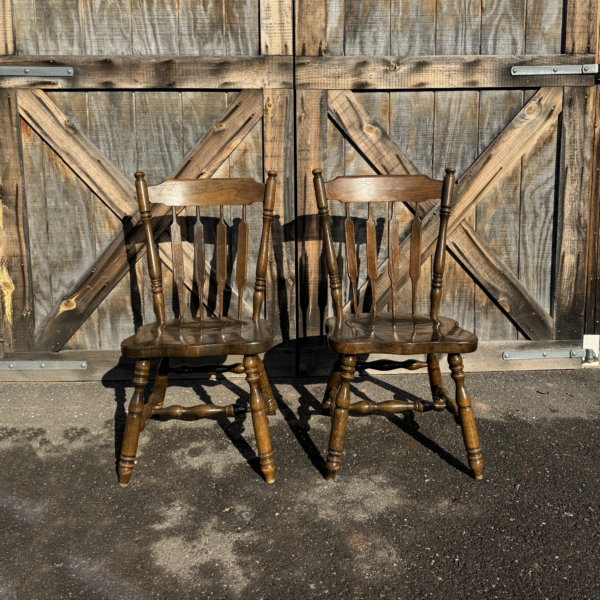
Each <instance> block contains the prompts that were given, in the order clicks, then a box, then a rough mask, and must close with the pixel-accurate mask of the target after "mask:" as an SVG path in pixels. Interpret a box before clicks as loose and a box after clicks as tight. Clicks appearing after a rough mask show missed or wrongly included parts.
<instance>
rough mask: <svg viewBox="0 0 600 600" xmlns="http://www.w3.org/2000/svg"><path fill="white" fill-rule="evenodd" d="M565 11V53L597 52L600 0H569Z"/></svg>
mask: <svg viewBox="0 0 600 600" xmlns="http://www.w3.org/2000/svg"><path fill="white" fill-rule="evenodd" d="M566 5H567V7H566V12H565V20H566V24H565V53H566V54H582V53H586V54H589V53H595V52H596V45H597V40H596V36H597V32H598V2H597V1H596V0H567V2H566Z"/></svg>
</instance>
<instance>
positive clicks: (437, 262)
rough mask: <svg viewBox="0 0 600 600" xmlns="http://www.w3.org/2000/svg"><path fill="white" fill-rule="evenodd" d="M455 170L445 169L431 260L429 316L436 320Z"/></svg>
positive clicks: (440, 298) (440, 293) (444, 262)
mask: <svg viewBox="0 0 600 600" xmlns="http://www.w3.org/2000/svg"><path fill="white" fill-rule="evenodd" d="M455 172H456V169H452V168H450V167H448V168H446V176H445V177H444V186H443V188H442V200H441V203H440V232H439V235H438V241H437V246H436V248H435V257H434V259H433V274H432V278H431V297H430V302H431V308H430V312H429V316H430V317H431V318H432V319H435V320H437V318H438V313H439V310H440V302H441V300H442V282H443V278H444V267H445V264H446V235H447V231H448V219H449V218H450V212H451V209H452V195H453V194H454V173H455Z"/></svg>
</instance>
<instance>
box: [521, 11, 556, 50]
mask: <svg viewBox="0 0 600 600" xmlns="http://www.w3.org/2000/svg"><path fill="white" fill-rule="evenodd" d="M563 5H564V3H563V1H562V0H527V22H526V25H525V52H526V53H527V54H557V53H558V52H561V42H562V20H563Z"/></svg>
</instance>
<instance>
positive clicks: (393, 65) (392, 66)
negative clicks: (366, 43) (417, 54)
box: [388, 63, 398, 71]
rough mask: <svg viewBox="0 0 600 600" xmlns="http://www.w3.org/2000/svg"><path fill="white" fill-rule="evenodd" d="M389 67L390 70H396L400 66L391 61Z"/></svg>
mask: <svg viewBox="0 0 600 600" xmlns="http://www.w3.org/2000/svg"><path fill="white" fill-rule="evenodd" d="M388 68H389V70H390V71H395V70H396V69H397V68H398V65H397V64H396V63H390V65H389V67H388Z"/></svg>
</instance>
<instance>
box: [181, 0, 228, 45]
mask: <svg viewBox="0 0 600 600" xmlns="http://www.w3.org/2000/svg"><path fill="white" fill-rule="evenodd" d="M178 23H179V54H182V55H187V54H190V55H195V56H197V55H200V56H210V55H213V56H218V55H222V54H225V35H224V34H225V23H224V14H223V1H222V0H179V13H178Z"/></svg>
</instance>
